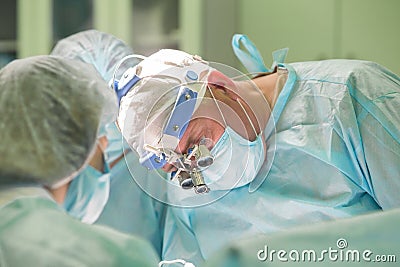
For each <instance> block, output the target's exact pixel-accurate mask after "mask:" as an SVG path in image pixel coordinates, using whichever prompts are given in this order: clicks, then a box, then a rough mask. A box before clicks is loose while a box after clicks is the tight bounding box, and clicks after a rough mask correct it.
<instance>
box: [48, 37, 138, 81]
mask: <svg viewBox="0 0 400 267" xmlns="http://www.w3.org/2000/svg"><path fill="white" fill-rule="evenodd" d="M130 54H133V51H132V49H131V48H130V47H129V46H128V45H126V44H125V43H124V42H123V41H122V40H120V39H118V38H117V37H115V36H113V35H111V34H108V33H105V32H101V31H97V30H87V31H82V32H79V33H76V34H73V35H70V36H68V37H66V38H64V39H61V40H60V41H58V42H57V44H56V45H55V47H54V48H53V50H52V51H51V55H55V56H61V57H65V58H70V59H76V60H80V61H83V62H86V63H89V64H91V65H93V66H94V67H95V68H96V70H97V71H98V72H99V73H100V75H101V76H102V77H103V79H104V80H105V81H106V82H109V81H110V80H111V78H112V75H113V72H114V68H115V66H116V65H117V63H118V62H119V61H120V60H121V59H122V58H123V57H125V56H128V55H130Z"/></svg>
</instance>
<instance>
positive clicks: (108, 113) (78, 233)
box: [0, 56, 158, 266]
mask: <svg viewBox="0 0 400 267" xmlns="http://www.w3.org/2000/svg"><path fill="white" fill-rule="evenodd" d="M116 108H117V101H116V97H115V94H114V92H112V91H111V90H108V87H107V84H106V83H105V82H104V81H103V79H102V78H101V77H100V76H99V75H98V73H97V72H96V70H95V69H94V68H92V67H91V66H90V65H88V64H84V63H81V62H77V61H72V60H68V59H63V58H60V57H55V56H36V57H30V58H25V59H19V60H15V61H13V62H11V63H9V64H8V65H7V66H5V67H4V68H3V69H2V70H1V71H0V111H1V114H2V115H1V119H0V128H1V130H0V153H1V155H2V158H1V160H0V218H1V220H0V266H155V264H157V258H158V256H157V253H156V252H155V251H154V250H153V248H152V246H151V245H150V243H148V242H147V241H144V240H142V239H139V238H137V237H133V236H129V235H125V234H122V233H120V232H117V231H115V230H112V229H109V228H106V227H100V226H92V225H87V224H84V223H82V222H80V221H78V220H76V219H75V218H73V217H71V216H69V215H68V214H66V213H65V212H64V210H63V209H62V208H61V207H59V206H58V205H57V203H56V201H55V199H53V198H52V197H51V194H50V193H49V192H50V190H51V189H57V188H60V187H61V186H63V185H64V184H66V183H68V182H70V181H71V180H72V179H73V178H74V177H76V176H77V175H78V176H79V174H80V173H81V172H82V171H83V170H84V169H85V168H86V166H87V164H88V161H89V159H90V157H92V154H93V153H94V148H95V146H96V135H97V132H98V130H99V129H100V128H101V127H102V126H104V125H106V124H107V123H109V122H111V121H113V120H114V119H115V113H116Z"/></svg>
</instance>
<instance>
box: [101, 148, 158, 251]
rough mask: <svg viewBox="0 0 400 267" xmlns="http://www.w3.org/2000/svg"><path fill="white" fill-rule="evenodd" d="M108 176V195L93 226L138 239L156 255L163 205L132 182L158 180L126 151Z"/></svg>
mask: <svg viewBox="0 0 400 267" xmlns="http://www.w3.org/2000/svg"><path fill="white" fill-rule="evenodd" d="M131 172H132V173H133V174H131ZM110 173H111V180H110V188H111V190H110V195H109V198H108V201H107V203H106V205H105V207H104V209H103V211H102V213H101V214H100V217H99V218H98V219H97V221H96V222H95V224H99V225H106V226H109V227H112V228H114V229H117V230H118V231H121V232H124V233H128V234H133V235H135V236H138V237H142V238H144V239H146V240H148V241H150V242H151V243H152V244H153V246H154V248H155V249H156V251H157V252H158V253H159V254H160V253H161V245H162V234H163V232H162V229H163V224H164V216H165V214H164V213H165V205H164V204H163V203H162V202H160V201H157V200H155V199H153V198H152V197H151V196H149V195H147V193H146V192H145V191H143V190H142V189H141V188H140V187H139V186H138V184H137V182H136V181H135V180H134V178H133V177H136V178H137V179H139V177H140V179H141V180H145V181H148V182H149V183H151V182H156V181H158V179H159V177H156V176H155V173H153V172H150V171H148V170H147V169H146V168H144V167H143V166H141V165H140V164H139V160H138V157H137V155H136V154H135V152H133V151H127V152H126V155H125V158H122V159H121V160H119V161H118V163H117V164H116V165H115V166H113V168H111V170H110ZM153 175H154V176H153ZM154 187H157V184H155V185H154ZM155 190H156V189H155ZM159 190H162V188H159Z"/></svg>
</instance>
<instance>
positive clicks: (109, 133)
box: [104, 123, 129, 164]
mask: <svg viewBox="0 0 400 267" xmlns="http://www.w3.org/2000/svg"><path fill="white" fill-rule="evenodd" d="M106 137H107V141H108V145H107V148H106V149H105V152H104V156H105V160H106V161H107V162H108V163H109V164H111V163H112V162H114V161H115V160H116V159H118V158H120V157H121V156H123V153H124V150H126V149H129V145H128V143H127V142H125V140H124V139H123V137H122V134H121V132H120V131H119V130H118V128H117V125H116V124H115V123H110V124H108V125H107V126H106Z"/></svg>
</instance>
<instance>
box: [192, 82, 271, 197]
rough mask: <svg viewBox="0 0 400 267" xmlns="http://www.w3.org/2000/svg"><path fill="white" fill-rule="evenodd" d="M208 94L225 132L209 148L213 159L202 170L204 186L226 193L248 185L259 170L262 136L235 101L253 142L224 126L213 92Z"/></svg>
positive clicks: (262, 152)
mask: <svg viewBox="0 0 400 267" xmlns="http://www.w3.org/2000/svg"><path fill="white" fill-rule="evenodd" d="M210 93H211V95H212V97H213V99H214V101H215V104H216V105H217V107H218V109H219V112H220V113H221V115H222V118H223V120H224V121H225V125H226V127H225V131H224V133H223V134H222V136H221V137H220V138H219V140H218V141H217V143H216V144H215V145H214V147H213V148H212V149H211V155H212V156H213V158H214V162H213V164H212V165H210V166H209V167H207V168H205V169H203V170H202V169H200V170H201V171H202V174H203V177H204V180H205V183H206V184H207V185H209V186H210V189H211V190H229V189H233V188H237V187H241V186H244V185H246V184H248V183H250V182H251V181H252V180H253V179H254V178H255V177H256V175H257V173H258V171H259V170H260V168H261V166H262V164H263V162H264V157H265V147H264V141H263V138H262V134H261V133H260V134H257V131H256V129H255V127H254V125H253V123H252V121H251V119H250V117H249V115H248V113H247V111H246V110H245V109H244V107H243V105H242V104H241V101H240V100H239V99H237V100H236V101H237V102H238V104H239V105H240V107H241V108H242V110H243V112H244V113H245V114H246V117H247V119H248V121H249V123H250V125H251V127H252V129H253V131H254V133H255V134H256V139H255V140H254V141H249V140H247V139H246V138H244V137H242V136H241V135H240V134H238V133H237V132H235V131H234V130H233V129H232V128H231V127H229V126H228V125H227V123H226V120H225V117H224V115H223V113H222V111H221V109H220V107H219V104H218V102H217V100H216V99H215V97H214V94H213V92H212V90H210Z"/></svg>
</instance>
